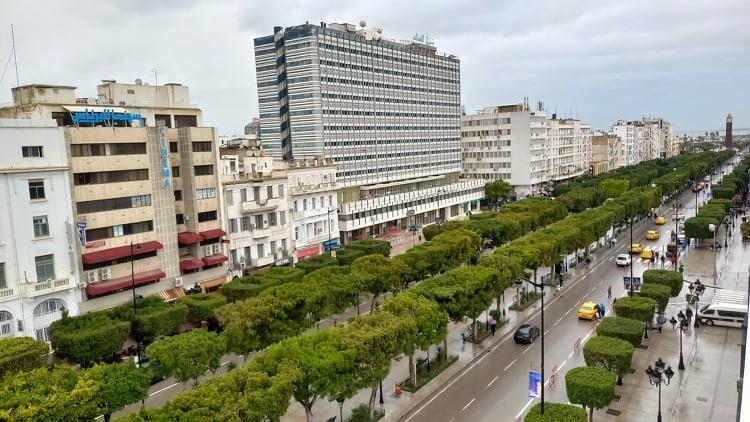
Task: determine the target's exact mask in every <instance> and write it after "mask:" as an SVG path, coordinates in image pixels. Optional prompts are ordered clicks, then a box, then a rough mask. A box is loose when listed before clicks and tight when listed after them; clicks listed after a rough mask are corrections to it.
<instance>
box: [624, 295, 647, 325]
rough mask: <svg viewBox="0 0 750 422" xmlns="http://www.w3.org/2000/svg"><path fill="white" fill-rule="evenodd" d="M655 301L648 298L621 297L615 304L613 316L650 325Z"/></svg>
mask: <svg viewBox="0 0 750 422" xmlns="http://www.w3.org/2000/svg"><path fill="white" fill-rule="evenodd" d="M655 308H656V301H655V300H653V299H651V298H648V297H639V296H634V297H627V296H626V297H623V298H621V299H620V300H618V301H617V303H615V314H617V316H619V317H623V318H630V319H634V320H637V321H641V322H644V323H646V324H651V321H653V319H654V309H655Z"/></svg>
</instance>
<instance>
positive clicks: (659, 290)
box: [638, 283, 669, 313]
mask: <svg viewBox="0 0 750 422" xmlns="http://www.w3.org/2000/svg"><path fill="white" fill-rule="evenodd" d="M638 295H639V296H643V297H648V298H651V299H653V300H655V301H656V304H657V306H658V307H659V312H661V313H664V311H665V310H666V309H667V304H668V303H669V287H667V286H664V285H661V284H656V283H649V284H644V285H643V286H641V292H640V293H639V294H638Z"/></svg>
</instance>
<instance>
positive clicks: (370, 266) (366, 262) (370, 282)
mask: <svg viewBox="0 0 750 422" xmlns="http://www.w3.org/2000/svg"><path fill="white" fill-rule="evenodd" d="M352 271H354V272H356V273H358V274H359V275H360V276H361V277H362V280H363V287H364V290H365V291H367V292H369V293H370V294H372V302H371V303H370V311H371V312H372V311H373V310H374V309H375V304H376V303H377V300H378V297H380V295H381V294H383V293H386V292H395V291H398V290H400V289H401V287H402V286H403V285H404V282H405V280H406V265H405V264H404V263H403V262H401V261H398V260H395V259H391V258H386V257H385V256H383V255H380V254H373V255H366V256H363V257H361V258H357V259H356V260H354V262H353V263H352Z"/></svg>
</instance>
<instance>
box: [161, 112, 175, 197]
mask: <svg viewBox="0 0 750 422" xmlns="http://www.w3.org/2000/svg"><path fill="white" fill-rule="evenodd" d="M159 147H160V151H161V176H162V187H163V188H164V189H169V188H171V187H172V167H171V166H170V165H169V149H168V145H167V128H165V127H164V126H159Z"/></svg>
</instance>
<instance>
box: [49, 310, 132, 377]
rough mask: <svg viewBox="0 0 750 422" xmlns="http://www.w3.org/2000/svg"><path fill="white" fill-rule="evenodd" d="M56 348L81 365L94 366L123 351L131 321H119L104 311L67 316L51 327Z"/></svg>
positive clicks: (61, 353) (53, 346)
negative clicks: (96, 362) (97, 362)
mask: <svg viewBox="0 0 750 422" xmlns="http://www.w3.org/2000/svg"><path fill="white" fill-rule="evenodd" d="M49 332H50V337H51V338H52V348H53V349H55V351H56V352H58V353H59V354H60V355H62V356H66V357H68V358H70V359H71V360H72V361H74V362H76V363H79V364H81V365H84V366H85V365H90V364H91V363H92V362H95V361H99V360H101V359H103V358H105V357H108V356H111V355H113V354H114V353H115V352H119V351H120V350H122V345H123V344H124V343H125V340H126V339H127V338H128V334H129V333H130V322H128V321H115V320H113V319H111V318H110V317H109V316H108V315H107V314H106V313H104V312H92V313H88V314H84V315H79V316H75V317H69V316H67V315H65V314H64V315H63V318H62V319H59V320H57V321H55V322H53V323H52V324H51V325H50V327H49Z"/></svg>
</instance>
